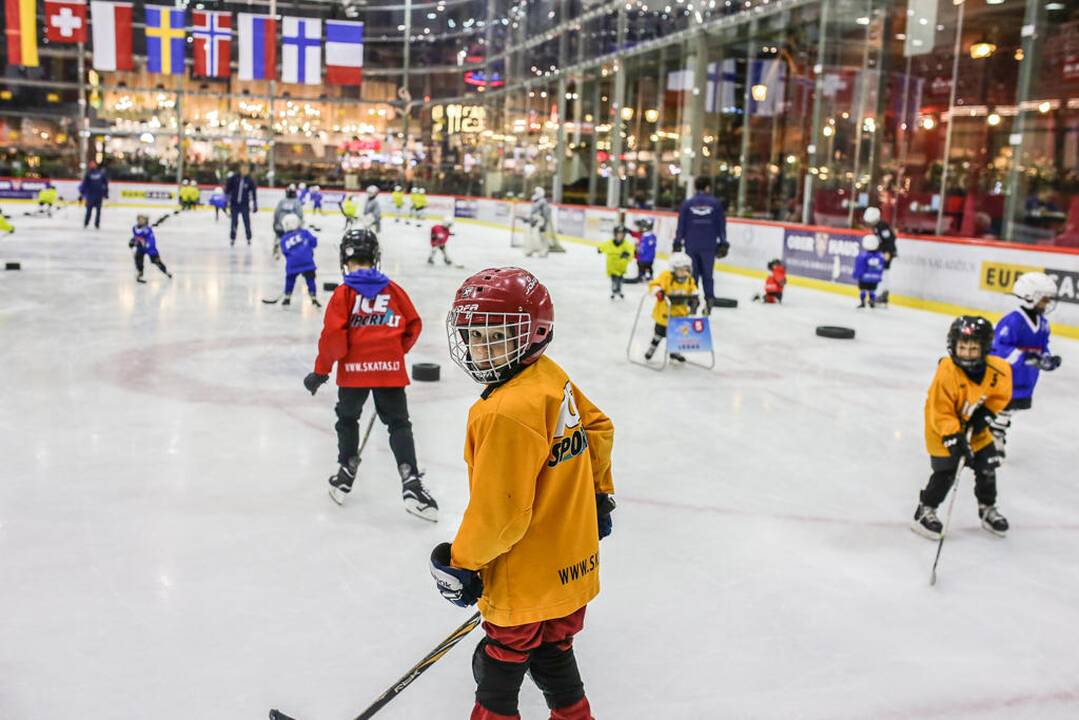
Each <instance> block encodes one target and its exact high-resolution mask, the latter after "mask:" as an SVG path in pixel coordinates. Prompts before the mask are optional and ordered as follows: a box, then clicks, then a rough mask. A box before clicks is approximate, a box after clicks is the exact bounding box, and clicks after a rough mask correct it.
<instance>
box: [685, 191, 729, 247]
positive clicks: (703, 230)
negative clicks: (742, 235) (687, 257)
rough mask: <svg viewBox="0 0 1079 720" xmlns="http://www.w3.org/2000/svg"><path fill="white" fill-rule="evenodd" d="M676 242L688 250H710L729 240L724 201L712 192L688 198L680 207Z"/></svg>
mask: <svg viewBox="0 0 1079 720" xmlns="http://www.w3.org/2000/svg"><path fill="white" fill-rule="evenodd" d="M674 238H675V243H676V244H678V245H680V246H681V245H684V247H685V249H686V250H687V251H688V252H710V251H713V250H715V249H716V244H717V243H719V244H725V243H726V242H727V217H726V215H725V214H724V212H723V203H721V202H720V201H719V200H717V199H716V197H715V196H714V195H712V194H710V193H703V192H702V193H698V194H696V195H694V196H693V197H691V198H687V199H686V200H685V201H684V202H683V203H682V207H680V208H679V209H678V229H677V230H676V231H675V234H674Z"/></svg>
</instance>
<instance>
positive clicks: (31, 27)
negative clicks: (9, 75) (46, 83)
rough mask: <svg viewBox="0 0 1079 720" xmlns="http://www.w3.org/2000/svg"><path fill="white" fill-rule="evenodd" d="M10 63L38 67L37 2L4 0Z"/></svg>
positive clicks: (30, 0)
mask: <svg viewBox="0 0 1079 720" xmlns="http://www.w3.org/2000/svg"><path fill="white" fill-rule="evenodd" d="M4 10H5V15H6V17H7V27H6V28H5V29H4V34H5V35H7V61H8V65H23V66H25V67H37V66H38V60H37V2H36V0H4Z"/></svg>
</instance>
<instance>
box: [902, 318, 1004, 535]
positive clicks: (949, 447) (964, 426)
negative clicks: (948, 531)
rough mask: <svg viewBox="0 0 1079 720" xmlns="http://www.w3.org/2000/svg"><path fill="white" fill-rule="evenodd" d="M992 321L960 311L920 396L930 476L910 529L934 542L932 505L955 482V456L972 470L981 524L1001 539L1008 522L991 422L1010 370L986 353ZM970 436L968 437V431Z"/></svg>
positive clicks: (935, 528)
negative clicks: (1000, 507) (1001, 506)
mask: <svg viewBox="0 0 1079 720" xmlns="http://www.w3.org/2000/svg"><path fill="white" fill-rule="evenodd" d="M992 345H993V325H992V323H990V322H989V321H988V320H986V319H985V318H983V317H977V316H973V315H963V316H962V317H958V318H956V319H955V321H953V322H952V326H951V328H950V329H949V330H948V357H945V358H941V360H940V362H939V363H938V364H937V373H936V375H935V376H934V377H933V383H932V384H931V385H930V386H929V395H928V396H927V397H926V399H925V445H926V449H927V450H929V462H930V465H931V467H932V468H933V474H932V475H930V477H929V483H928V484H927V485H926V486H925V489H924V490H922V493H921V496H920V499H919V503H918V508H917V509H916V510H915V511H914V522H913V523H912V524H911V529H912V530H914V532H916V533H918V534H919V535H923V536H925V537H927V538H930V539H931V540H939V539H940V534H941V531H942V530H943V529H944V526H943V525H942V524H941V522H940V519H939V518H938V517H937V513H936V509H937V507H939V506H940V504H941V503H942V502H943V501H944V498H945V497H947V495H948V490H949V489H950V488H951V486H952V483H953V482H954V481H955V479H956V478H955V475H956V469H957V468H958V467H959V461H960V459H963V460H964V461H965V463H966V466H967V467H970V468H973V469H974V495H975V497H977V498H978V516H979V517H980V518H981V521H982V527H983V528H985V529H986V530H988V531H989V532H991V533H993V534H995V535H999V536H1001V537H1003V536H1004V535H1005V533H1007V532H1008V521H1007V520H1006V519H1004V516H1003V515H1001V514H1000V513H999V512H998V511H997V508H996V501H997V475H996V469H997V467H998V466H999V465H1000V458H999V457H997V452H996V445H995V444H994V442H993V436H992V434H990V432H989V423H990V421H991V420H992V419H993V418H994V417H995V416H996V414H997V413H999V412H1000V411H1001V410H1003V409H1004V408H1005V407H1007V405H1008V402H1009V401H1010V400H1011V398H1012V368H1011V366H1010V365H1009V364H1008V362H1007V361H1006V360H1004V359H1003V358H998V357H995V356H991V355H990V354H989V350H990V348H991V347H992ZM968 429H969V431H970V439H969V440H968V439H967V431H968Z"/></svg>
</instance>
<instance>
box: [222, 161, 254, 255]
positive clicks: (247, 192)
mask: <svg viewBox="0 0 1079 720" xmlns="http://www.w3.org/2000/svg"><path fill="white" fill-rule="evenodd" d="M256 192H257V191H256V189H255V181H254V180H253V179H252V178H251V172H250V168H248V166H247V165H244V166H243V167H242V168H241V169H240V171H239V172H234V173H232V174H231V175H229V178H228V180H227V181H225V196H226V197H228V199H229V215H230V217H231V218H232V225H231V227H230V228H229V244H230V245H235V244H236V225H237V224H238V223H239V221H240V218H241V217H242V218H243V220H244V233H246V235H247V244H248V245H250V244H251V213H252V212H258V211H259V204H258V196H257V195H256Z"/></svg>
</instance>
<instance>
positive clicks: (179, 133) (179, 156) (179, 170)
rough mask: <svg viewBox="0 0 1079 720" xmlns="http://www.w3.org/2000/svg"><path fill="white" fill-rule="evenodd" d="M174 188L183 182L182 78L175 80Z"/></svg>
mask: <svg viewBox="0 0 1079 720" xmlns="http://www.w3.org/2000/svg"><path fill="white" fill-rule="evenodd" d="M176 83H177V86H176V95H175V97H176V187H177V192H179V187H180V183H182V182H183V180H184V78H183V76H181V77H179V78H177V79H176Z"/></svg>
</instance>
